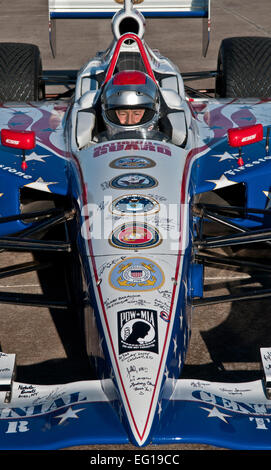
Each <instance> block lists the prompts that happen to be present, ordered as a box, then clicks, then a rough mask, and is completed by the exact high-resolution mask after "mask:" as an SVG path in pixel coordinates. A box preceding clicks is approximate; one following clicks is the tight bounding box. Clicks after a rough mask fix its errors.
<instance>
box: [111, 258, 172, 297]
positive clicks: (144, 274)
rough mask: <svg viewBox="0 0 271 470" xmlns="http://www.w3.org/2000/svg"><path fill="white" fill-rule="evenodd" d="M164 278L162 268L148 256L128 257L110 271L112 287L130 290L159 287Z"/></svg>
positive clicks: (147, 289) (148, 289) (146, 289)
mask: <svg viewBox="0 0 271 470" xmlns="http://www.w3.org/2000/svg"><path fill="white" fill-rule="evenodd" d="M164 280H165V278H164V273H163V271H162V269H161V268H160V267H159V266H158V265H157V264H156V263H154V262H153V261H151V260H150V259H147V258H126V259H125V260H124V261H121V262H120V263H118V264H116V265H115V266H114V268H113V269H112V270H111V271H110V273H109V284H110V285H111V287H113V288H114V289H117V290H123V291H130V292H131V291H141V292H142V291H150V290H156V289H159V288H160V287H161V286H162V285H163V284H164Z"/></svg>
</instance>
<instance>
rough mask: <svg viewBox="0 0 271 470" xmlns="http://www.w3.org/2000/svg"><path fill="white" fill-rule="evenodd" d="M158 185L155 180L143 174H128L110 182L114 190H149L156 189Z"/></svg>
mask: <svg viewBox="0 0 271 470" xmlns="http://www.w3.org/2000/svg"><path fill="white" fill-rule="evenodd" d="M157 184H158V183H157V181H156V179H155V178H153V177H152V176H149V175H143V174H141V173H127V174H125V175H120V176H117V177H116V178H113V179H112V180H111V181H110V186H111V188H114V189H124V188H125V189H148V188H154V187H155V186H157Z"/></svg>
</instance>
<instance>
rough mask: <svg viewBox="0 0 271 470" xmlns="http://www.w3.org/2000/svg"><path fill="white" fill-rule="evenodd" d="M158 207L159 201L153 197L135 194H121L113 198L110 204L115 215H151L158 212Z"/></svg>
mask: <svg viewBox="0 0 271 470" xmlns="http://www.w3.org/2000/svg"><path fill="white" fill-rule="evenodd" d="M159 209H160V206H159V203H158V202H157V201H156V200H155V199H153V198H151V197H147V196H139V195H137V194H132V195H127V196H121V197H120V198H118V199H115V200H114V201H113V202H112V204H111V206H110V210H111V212H112V213H113V214H115V215H136V214H137V215H143V214H149V215H151V214H155V213H156V212H158V211H159Z"/></svg>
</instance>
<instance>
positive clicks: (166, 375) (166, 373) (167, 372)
mask: <svg viewBox="0 0 271 470" xmlns="http://www.w3.org/2000/svg"><path fill="white" fill-rule="evenodd" d="M168 376H169V370H168V368H167V366H166V368H165V377H166V379H168Z"/></svg>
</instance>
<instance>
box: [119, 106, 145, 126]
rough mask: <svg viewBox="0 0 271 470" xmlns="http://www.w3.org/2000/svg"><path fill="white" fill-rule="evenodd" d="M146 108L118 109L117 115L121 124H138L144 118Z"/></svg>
mask: <svg viewBox="0 0 271 470" xmlns="http://www.w3.org/2000/svg"><path fill="white" fill-rule="evenodd" d="M144 112H145V110H144V109H117V110H116V115H117V118H118V119H119V122H120V124H122V125H123V126H124V125H135V124H138V123H139V122H140V121H141V119H142V118H143V115H144Z"/></svg>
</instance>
